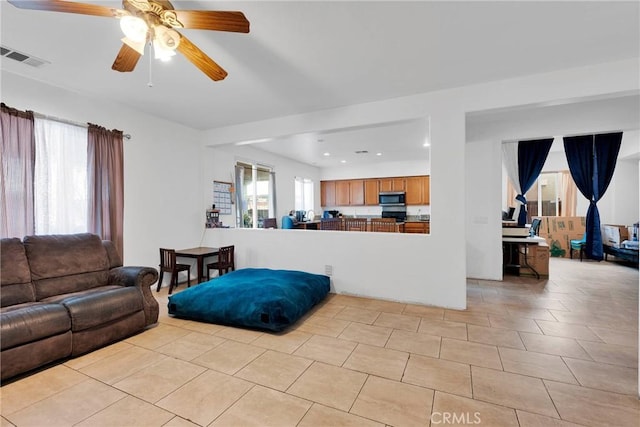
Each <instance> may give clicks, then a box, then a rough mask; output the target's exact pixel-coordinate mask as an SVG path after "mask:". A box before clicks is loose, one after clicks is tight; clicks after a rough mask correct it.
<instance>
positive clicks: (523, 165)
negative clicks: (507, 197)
mask: <svg viewBox="0 0 640 427" xmlns="http://www.w3.org/2000/svg"><path fill="white" fill-rule="evenodd" d="M551 144H553V138H547V139H536V140H531V141H518V180H519V181H520V191H521V192H522V193H521V194H518V195H517V196H516V200H518V201H519V202H520V203H522V208H521V209H520V213H519V214H518V225H520V226H522V225H525V223H526V222H527V199H526V198H525V197H524V195H525V194H526V193H527V191H529V189H530V188H531V186H532V185H533V183H534V182H536V179H538V176H539V175H540V171H542V167H543V166H544V162H545V160H547V155H548V154H549V149H550V148H551Z"/></svg>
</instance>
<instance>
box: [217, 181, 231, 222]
mask: <svg viewBox="0 0 640 427" xmlns="http://www.w3.org/2000/svg"><path fill="white" fill-rule="evenodd" d="M232 190H233V184H231V183H230V182H223V181H213V204H214V205H215V206H216V207H215V208H216V209H219V210H220V214H221V215H231V205H232V204H233V200H232V198H231V193H232Z"/></svg>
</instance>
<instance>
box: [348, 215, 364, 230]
mask: <svg viewBox="0 0 640 427" xmlns="http://www.w3.org/2000/svg"><path fill="white" fill-rule="evenodd" d="M344 231H367V218H344Z"/></svg>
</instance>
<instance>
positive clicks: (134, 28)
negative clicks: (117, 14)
mask: <svg viewBox="0 0 640 427" xmlns="http://www.w3.org/2000/svg"><path fill="white" fill-rule="evenodd" d="M120 29H121V30H122V32H123V33H124V35H125V36H127V38H128V39H129V40H131V41H133V42H136V43H140V42H142V43H144V42H145V41H146V40H147V33H148V32H149V27H148V26H147V23H146V22H144V19H142V18H138V17H137V16H132V15H127V16H123V17H122V18H120Z"/></svg>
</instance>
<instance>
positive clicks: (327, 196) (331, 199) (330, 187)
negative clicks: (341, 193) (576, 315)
mask: <svg viewBox="0 0 640 427" xmlns="http://www.w3.org/2000/svg"><path fill="white" fill-rule="evenodd" d="M320 205H321V206H324V207H329V208H332V207H335V206H337V205H336V182H335V181H320Z"/></svg>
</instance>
